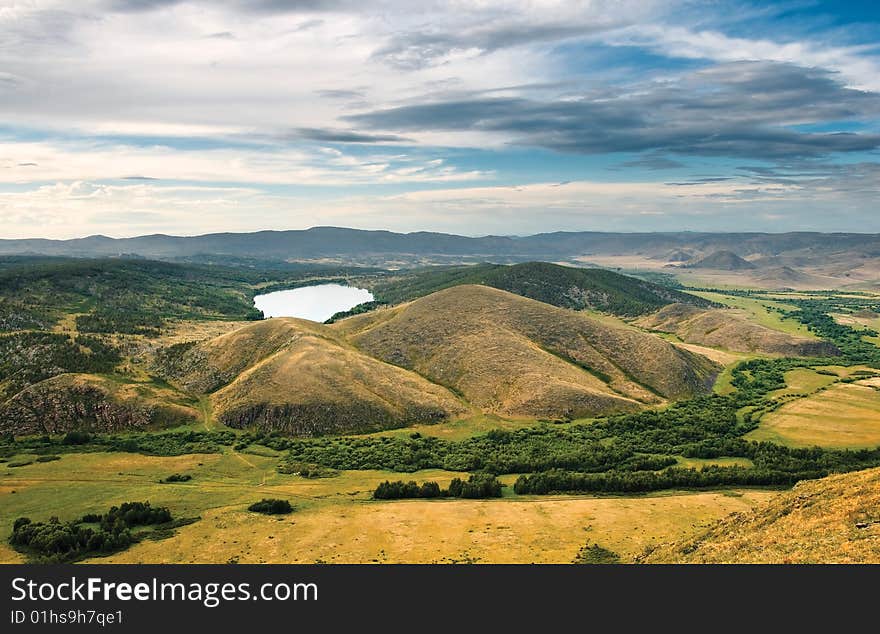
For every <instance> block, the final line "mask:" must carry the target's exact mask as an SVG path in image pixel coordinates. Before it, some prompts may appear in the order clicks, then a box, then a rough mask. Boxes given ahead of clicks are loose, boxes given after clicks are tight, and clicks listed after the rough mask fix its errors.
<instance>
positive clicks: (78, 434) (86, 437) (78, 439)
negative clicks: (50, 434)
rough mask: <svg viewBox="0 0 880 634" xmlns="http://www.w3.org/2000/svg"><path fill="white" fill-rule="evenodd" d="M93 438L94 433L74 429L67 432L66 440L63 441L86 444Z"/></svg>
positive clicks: (69, 443)
mask: <svg viewBox="0 0 880 634" xmlns="http://www.w3.org/2000/svg"><path fill="white" fill-rule="evenodd" d="M91 440H92V435H91V434H90V433H89V432H87V431H79V430H73V431H69V432H67V434H65V436H64V440H62V441H61V442H62V443H64V444H65V445H85V444H87V443H89V442H91Z"/></svg>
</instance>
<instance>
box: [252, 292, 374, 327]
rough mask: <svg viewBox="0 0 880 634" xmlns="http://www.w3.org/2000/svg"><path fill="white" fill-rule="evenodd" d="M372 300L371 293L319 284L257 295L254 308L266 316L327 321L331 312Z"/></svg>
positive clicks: (331, 314)
mask: <svg viewBox="0 0 880 634" xmlns="http://www.w3.org/2000/svg"><path fill="white" fill-rule="evenodd" d="M372 300H373V294H372V293H371V292H370V291H368V290H366V289H364V288H355V287H353V286H343V285H342V284H320V285H318V286H303V287H302V288H294V289H292V290H289V291H276V292H274V293H266V294H265V295H257V296H256V297H254V306H256V307H257V308H259V309H260V310H262V311H263V314H264V315H265V316H266V317H299V318H301V319H311V320H312V321H326V320H328V319H330V317H332V316H333V314H334V313H338V312H340V311H343V310H348V309H349V308H353V307H355V306H357V305H358V304H363V303H364V302H369V301H372Z"/></svg>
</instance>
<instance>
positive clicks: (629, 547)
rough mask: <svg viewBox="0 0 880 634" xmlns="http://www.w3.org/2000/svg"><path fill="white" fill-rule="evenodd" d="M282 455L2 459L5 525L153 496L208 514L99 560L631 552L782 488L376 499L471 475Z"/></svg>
mask: <svg viewBox="0 0 880 634" xmlns="http://www.w3.org/2000/svg"><path fill="white" fill-rule="evenodd" d="M276 464H277V459H275V458H270V457H265V456H259V455H251V454H248V455H242V454H236V453H234V452H230V453H226V454H207V455H205V454H203V455H189V456H178V457H154V456H140V455H131V454H113V453H111V454H79V455H78V454H69V455H65V456H63V457H62V459H61V460H58V461H55V462H49V463H36V464H33V465H29V466H27V467H20V468H17V469H10V468H8V467H5V466H4V465H0V482H2V484H0V527H3V529H2V532H6V531H7V530H8V528H9V527H10V526H11V525H12V522H13V521H14V519H15V518H17V517H20V516H28V517H31V518H32V519H34V520H40V519H46V518H47V517H48V516H49V515H58V516H59V517H60V518H61V519H62V520H68V519H73V518H76V517H80V516H81V515H83V514H84V513H88V512H102V511H106V510H107V508H109V507H110V506H111V505H114V504H119V503H120V502H124V501H129V500H149V501H150V502H152V503H153V504H156V505H162V506H168V507H169V508H171V510H172V512H173V513H174V515H175V516H177V517H195V516H200V517H201V518H202V519H201V520H200V521H198V522H196V523H194V524H191V525H189V526H186V527H183V528H181V529H179V530H178V532H177V534H176V535H175V536H174V537H171V538H169V539H167V540H163V541H160V542H150V541H147V542H144V543H142V544H139V545H137V546H135V547H134V548H132V549H131V550H129V551H126V552H123V553H120V554H117V555H114V556H112V557H110V558H96V559H92V560H91V561H94V562H101V563H103V562H106V561H110V562H150V563H172V562H200V563H210V562H213V563H224V562H226V561H229V560H230V559H236V560H238V561H241V562H243V563H244V562H261V561H262V562H315V561H319V560H323V561H333V562H356V563H367V562H371V561H374V560H377V561H387V562H434V561H437V562H450V561H473V560H479V561H484V562H570V561H571V560H572V559H573V558H574V556H575V554H576V553H577V551H578V550H579V549H580V548H581V546H583V545H584V544H585V543H586V542H587V541H590V542H599V543H602V544H603V545H604V546H605V547H607V548H610V549H612V550H614V551H616V552H618V553H620V554H621V555H622V556H623V557H624V559H625V560H628V559H632V557H634V556H635V555H637V554H639V553H641V552H642V551H643V550H644V549H645V548H646V547H648V546H650V545H655V544H658V543H662V542H667V541H671V540H676V539H679V538H682V537H685V536H689V535H693V534H694V533H695V532H696V531H698V530H700V529H701V528H705V527H706V526H707V525H708V524H709V523H711V522H713V521H715V520H717V519H719V518H721V517H724V516H725V515H727V514H728V513H731V512H733V511H744V510H747V509H749V508H750V507H752V506H753V505H755V504H757V503H760V502H762V501H765V500H767V499H768V498H769V497H772V496H773V495H776V494H777V493H776V492H772V491H759V490H744V491H742V492H732V491H725V492H701V493H666V494H658V495H651V496H639V497H632V498H625V497H607V498H593V497H585V496H552V497H544V496H542V497H518V496H513V495H512V493H511V491H510V489H505V497H503V498H501V499H495V500H430V501H421V500H404V501H395V502H378V501H372V500H370V499H369V497H370V493H371V492H372V490H373V489H374V488H375V487H376V485H377V484H378V483H379V482H381V481H383V480H386V479H392V480H393V479H398V478H407V479H409V478H411V479H414V480H417V481H419V482H421V481H424V480H435V481H437V482H439V483H440V484H441V485H444V486H445V485H446V484H448V482H449V481H450V480H451V479H452V478H453V477H456V476H460V475H462V474H458V473H453V472H448V471H438V470H428V471H421V472H418V473H414V474H396V473H389V472H384V471H344V472H342V473H341V474H340V475H339V476H338V477H335V478H325V479H318V480H305V479H303V478H299V477H296V476H290V475H283V474H279V473H277V472H276V471H275V465H276ZM171 473H188V474H191V475H193V480H192V481H190V482H187V483H181V484H159V480H160V479H161V478H164V477H166V476H168V475H169V474H171ZM513 479H515V476H510V477H506V478H504V480H505V481H507V482H510V481H512V480H513ZM12 491H15V493H12ZM263 497H276V498H283V499H288V500H290V501H291V503H292V504H294V505H295V507H296V511H295V512H294V513H293V514H291V515H287V516H283V517H281V518H280V519H279V518H269V517H265V516H261V515H255V514H253V513H249V512H247V511H246V510H245V509H246V507H247V506H248V504H250V503H252V502H254V501H256V500H259V499H261V498H263ZM13 561H21V557H20V555H18V553H15V552H14V551H12V550H11V549H9V548H7V547H3V546H0V562H5V563H9V562H13Z"/></svg>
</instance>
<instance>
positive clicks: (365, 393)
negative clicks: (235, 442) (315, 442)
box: [162, 318, 468, 436]
mask: <svg viewBox="0 0 880 634" xmlns="http://www.w3.org/2000/svg"><path fill="white" fill-rule="evenodd" d="M162 361H163V363H164V364H165V366H166V372H167V375H168V376H169V378H171V379H173V380H175V381H177V382H179V383H180V384H181V385H183V386H185V387H186V388H188V389H189V390H191V391H195V392H212V395H211V400H212V403H213V406H214V416H215V417H216V419H217V420H219V421H220V422H222V423H224V424H226V425H229V426H230V427H250V426H253V427H257V428H259V429H263V430H267V431H268V430H278V431H281V432H283V433H288V434H291V435H302V436H306V435H319V434H328V433H357V432H366V431H376V430H378V429H389V428H394V427H402V426H405V425H410V424H413V423H417V422H418V423H430V422H437V421H440V420H444V419H447V418H450V417H453V416H458V415H461V414H464V413H466V412H467V411H468V408H467V407H466V406H465V405H463V404H462V403H460V402H459V400H458V399H457V398H456V397H455V395H454V394H452V393H450V392H449V391H447V390H446V389H444V388H442V387H440V386H437V385H434V384H432V383H430V382H429V381H427V380H425V379H424V378H422V377H420V376H418V375H416V374H414V373H412V372H407V371H406V370H403V369H401V368H398V367H396V366H393V365H390V364H387V363H383V362H382V361H379V360H376V359H373V358H371V357H369V356H367V355H365V354H362V353H360V352H358V351H357V350H356V349H354V348H353V347H352V346H350V345H349V344H347V343H346V342H345V341H343V340H342V339H340V338H339V337H338V335H337V334H336V332H334V331H333V330H331V329H330V328H329V327H328V326H324V325H321V324H316V323H314V322H310V321H306V320H301V319H292V318H283V319H270V320H266V321H262V322H258V323H255V324H253V325H249V326H245V327H244V328H241V329H239V330H236V331H234V332H232V333H230V334H228V335H223V336H221V337H218V338H215V339H211V340H209V341H207V342H204V343H202V344H197V345H195V346H186V345H184V346H178V347H176V348H175V349H174V350H171V351H169V352H168V353H166V355H165V356H164V358H163V360H162Z"/></svg>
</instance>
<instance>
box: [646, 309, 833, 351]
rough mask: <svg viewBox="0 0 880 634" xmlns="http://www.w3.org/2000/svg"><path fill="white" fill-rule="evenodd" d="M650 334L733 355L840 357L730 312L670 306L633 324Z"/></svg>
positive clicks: (820, 344)
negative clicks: (751, 353) (663, 335)
mask: <svg viewBox="0 0 880 634" xmlns="http://www.w3.org/2000/svg"><path fill="white" fill-rule="evenodd" d="M636 323H637V324H638V325H639V326H641V327H643V328H647V329H649V330H655V331H660V332H669V333H673V334H675V335H676V336H677V337H679V338H680V339H681V340H682V341H685V342H686V343H695V344H699V345H703V346H711V347H715V348H724V349H726V350H734V351H736V352H756V353H760V354H779V355H783V356H789V357H822V356H834V355H837V354H840V351H839V350H838V349H837V348H835V347H834V346H833V345H832V344H830V343H827V342H825V341H818V340H813V339H805V338H803V337H797V336H795V335H789V334H786V333H784V332H779V331H777V330H772V329H771V328H767V327H766V326H762V325H760V324H756V323H753V322H751V321H748V319H746V318H745V317H743V316H741V315H738V314H736V313H735V312H733V311H730V310H720V309H718V310H701V309H699V308H695V307H693V306H686V305H684V304H672V305H670V306H666V307H665V308H661V309H660V310H659V311H657V312H656V313H654V314H653V315H648V316H647V317H643V318H641V319H639V320H638V321H637V322H636Z"/></svg>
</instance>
